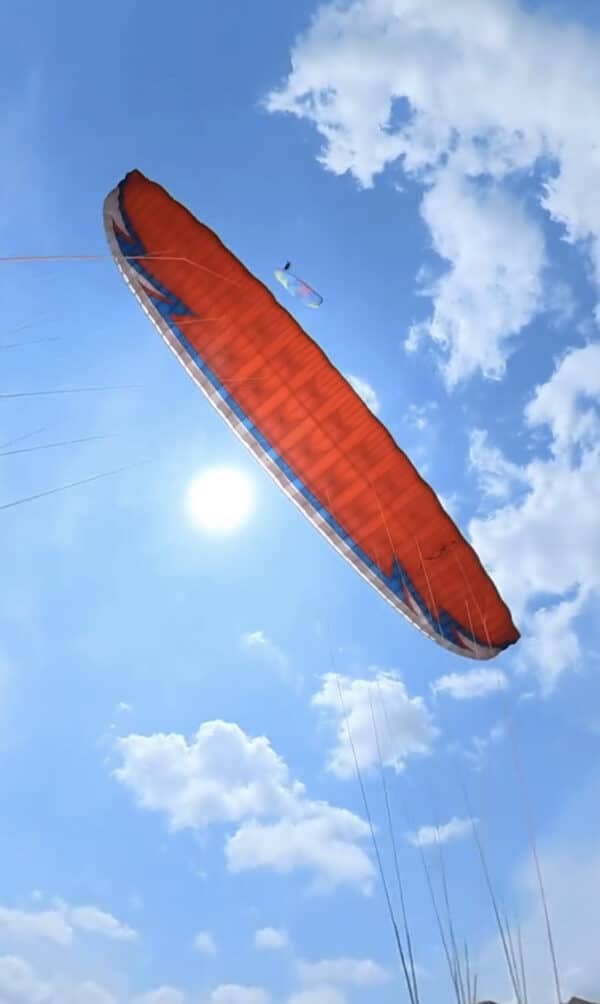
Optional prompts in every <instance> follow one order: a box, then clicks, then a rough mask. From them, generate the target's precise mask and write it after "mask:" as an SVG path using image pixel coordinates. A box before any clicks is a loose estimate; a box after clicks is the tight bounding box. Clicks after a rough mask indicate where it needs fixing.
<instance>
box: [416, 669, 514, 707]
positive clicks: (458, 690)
mask: <svg viewBox="0 0 600 1004" xmlns="http://www.w3.org/2000/svg"><path fill="white" fill-rule="evenodd" d="M507 687H508V680H507V678H506V675H505V674H504V673H503V672H502V670H500V669H470V670H467V672H466V673H446V674H445V675H444V676H439V677H438V678H437V680H435V681H434V682H433V683H432V684H431V689H432V691H433V693H434V694H447V695H448V697H452V698H454V700H455V701H469V700H473V699H474V698H477V697H487V696H488V694H494V693H496V692H497V691H498V690H506V688H507Z"/></svg>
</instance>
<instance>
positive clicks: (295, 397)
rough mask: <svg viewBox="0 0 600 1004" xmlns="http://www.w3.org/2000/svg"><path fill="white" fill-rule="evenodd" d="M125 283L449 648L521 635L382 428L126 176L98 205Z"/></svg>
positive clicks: (194, 228) (272, 311)
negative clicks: (103, 203)
mask: <svg viewBox="0 0 600 1004" xmlns="http://www.w3.org/2000/svg"><path fill="white" fill-rule="evenodd" d="M104 220H105V227H106V233H107V237H108V241H109V244H110V247H111V250H112V253H113V255H114V257H115V260H116V262H117V265H118V266H119V268H120V270H121V272H122V274H123V276H124V278H125V280H126V282H127V283H128V285H129V286H130V288H131V290H132V292H133V293H134V294H135V296H136V297H137V299H138V300H139V302H140V303H141V305H142V307H143V308H144V310H145V311H146V313H147V314H148V315H149V317H150V319H151V320H152V321H153V323H154V324H155V325H156V327H157V328H158V330H159V331H160V333H161V335H162V336H163V338H164V339H165V341H166V342H167V344H168V345H169V347H170V348H171V349H172V350H173V352H174V353H175V355H176V356H177V358H178V359H179V361H180V362H181V363H182V365H183V366H185V368H186V369H187V371H188V373H189V374H190V376H191V377H192V379H193V380H194V381H195V382H196V384H197V385H198V386H199V387H200V389H201V390H203V391H204V393H205V394H206V396H207V397H208V399H209V400H210V402H211V404H212V405H213V406H214V407H215V408H216V409H217V410H218V411H219V412H220V414H221V415H222V417H223V418H224V419H225V421H226V422H227V423H228V424H229V425H230V426H231V428H232V429H233V431H234V432H235V433H236V435H237V436H239V438H240V439H241V440H242V441H243V442H244V443H245V445H246V446H247V447H248V449H250V450H251V451H252V453H253V454H254V455H255V456H256V458H257V459H258V460H259V461H260V463H261V464H262V465H263V467H265V468H266V470H267V471H268V472H269V474H270V475H271V477H272V478H274V479H275V481H277V483H278V484H279V485H280V487H281V488H282V489H283V491H284V492H285V493H286V494H287V495H288V496H289V497H290V498H291V499H292V501H293V502H295V504H296V505H297V506H298V507H299V508H300V509H301V510H302V512H303V513H304V514H305V516H307V517H308V519H310V520H311V522H312V523H313V524H314V526H315V527H316V528H317V529H318V530H319V531H320V532H321V533H322V534H323V535H324V536H325V537H327V539H328V540H329V541H330V543H332V544H333V545H334V547H336V548H337V550H338V551H339V552H340V553H341V554H342V555H343V556H344V558H346V560H347V561H349V562H350V564H352V565H354V567H355V568H356V570H357V571H358V572H360V574H361V575H362V576H364V578H365V579H367V580H368V582H369V583H370V584H371V585H372V586H373V587H374V588H375V589H377V590H378V592H379V593H381V595H382V596H384V597H385V599H386V600H388V601H389V602H390V603H391V604H392V605H393V606H394V607H395V608H396V609H397V610H399V611H400V612H401V613H403V614H404V615H405V617H407V618H408V619H409V620H410V621H412V622H413V623H414V624H415V625H416V626H417V627H419V628H420V629H421V630H422V631H424V632H425V633H426V634H427V635H429V636H430V637H431V638H433V639H434V640H435V641H437V642H438V643H439V644H440V645H443V646H444V647H445V648H447V649H449V650H450V651H452V652H455V653H457V654H458V655H464V656H468V657H470V658H474V659H490V658H492V657H493V656H495V655H497V654H498V653H499V652H500V651H501V650H502V649H505V648H506V647H507V646H509V645H512V644H513V643H514V642H516V641H517V639H518V638H519V632H518V631H517V630H516V628H515V626H514V624H513V622H512V619H511V616H510V612H509V610H508V608H507V607H506V605H505V603H504V602H503V601H502V599H501V597H500V596H499V594H498V591H497V590H496V587H495V586H494V583H493V582H492V581H491V579H490V577H489V576H488V575H487V573H486V572H485V570H484V568H483V567H482V565H481V563H480V561H479V559H478V557H477V555H476V553H475V551H474V550H473V548H472V547H471V546H470V545H469V544H468V543H467V541H466V540H465V539H464V538H463V537H462V535H461V534H460V531H459V530H458V529H457V527H456V526H455V524H454V522H453V521H452V520H451V519H450V517H449V516H448V514H447V513H446V512H445V510H444V509H443V507H442V506H441V504H440V502H439V500H438V499H437V497H436V495H435V493H434V492H433V490H432V489H431V488H430V487H429V485H428V484H427V483H426V482H425V481H424V480H423V479H422V478H421V477H420V476H419V474H418V473H417V471H416V470H415V468H414V467H413V465H412V463H411V462H410V460H409V459H408V457H407V456H406V454H405V453H403V452H402V450H401V449H400V448H399V447H398V446H397V444H396V443H395V441H394V440H393V438H392V436H391V435H390V433H389V432H388V431H387V429H386V428H385V426H384V425H382V423H381V422H380V421H379V420H378V419H377V418H376V417H375V416H374V415H373V414H372V412H371V411H370V410H369V409H368V408H367V406H366V405H365V404H364V403H363V401H362V400H361V398H360V397H359V396H358V395H357V394H356V393H355V391H354V390H353V388H352V387H351V386H350V384H349V383H348V382H347V381H346V380H345V379H344V377H343V376H342V375H341V374H340V373H339V372H338V370H337V369H336V368H335V367H334V366H333V365H332V363H331V362H330V361H329V359H328V358H327V356H326V355H325V353H324V352H323V351H322V350H321V349H320V348H319V346H318V345H317V344H316V343H315V342H314V341H313V340H312V339H311V338H310V336H309V335H307V334H306V332H305V331H303V329H302V328H301V327H300V325H299V324H298V323H297V322H296V321H295V320H294V319H293V317H292V316H291V315H290V314H289V313H288V312H287V310H285V309H284V308H283V307H282V306H281V305H280V304H279V303H278V302H277V301H276V299H275V298H274V296H273V295H272V294H271V293H270V292H269V290H268V289H267V288H266V287H265V286H264V285H263V284H262V283H261V282H260V281H259V280H258V279H256V278H255V277H254V276H253V275H252V273H251V272H249V271H248V269H246V268H245V266H244V265H242V263H241V262H240V261H239V260H238V259H237V258H236V257H235V255H233V254H232V253H231V251H229V250H228V249H227V248H226V247H225V246H224V245H223V244H222V243H221V241H220V240H219V238H218V237H217V235H216V234H215V233H213V231H212V230H210V229H209V228H208V227H206V226H204V224H202V223H200V222H199V221H198V220H196V219H195V218H194V217H193V216H192V214H191V213H190V212H188V210H187V209H185V207H184V206H182V205H180V203H178V202H176V201H175V200H174V199H173V198H172V197H171V196H170V195H169V194H168V192H166V191H165V190H164V189H163V188H161V187H160V185H157V184H155V183H154V182H152V181H150V180H148V179H147V178H145V177H144V176H143V175H142V174H141V173H140V172H139V171H133V172H132V173H130V174H128V175H127V176H126V177H125V178H124V180H123V181H122V182H121V183H120V184H119V186H118V187H117V188H116V189H115V190H114V191H113V192H111V193H110V194H109V195H108V197H107V199H106V201H105V206H104Z"/></svg>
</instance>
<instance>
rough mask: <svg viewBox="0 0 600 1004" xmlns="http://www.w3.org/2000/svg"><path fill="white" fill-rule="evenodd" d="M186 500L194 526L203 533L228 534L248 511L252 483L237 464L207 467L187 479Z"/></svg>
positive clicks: (252, 500)
mask: <svg viewBox="0 0 600 1004" xmlns="http://www.w3.org/2000/svg"><path fill="white" fill-rule="evenodd" d="M186 502H187V511H188V514H189V517H190V519H191V521H192V523H194V525H195V526H197V527H199V528H200V529H201V530H204V531H205V532H206V533H232V532H233V531H234V530H237V529H238V528H239V527H240V526H242V525H243V524H244V523H245V522H246V520H247V519H248V517H249V516H250V513H251V511H252V507H253V504H254V492H253V489H252V482H251V480H250V478H249V477H248V475H247V474H245V473H244V471H241V470H240V469H239V468H237V467H210V468H208V469H207V470H205V471H203V472H202V473H201V474H199V475H198V476H197V477H196V478H194V480H193V481H192V482H191V484H190V486H189V488H188V490H187V498H186Z"/></svg>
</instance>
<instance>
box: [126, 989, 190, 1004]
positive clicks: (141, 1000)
mask: <svg viewBox="0 0 600 1004" xmlns="http://www.w3.org/2000/svg"><path fill="white" fill-rule="evenodd" d="M187 999H188V998H187V997H186V995H185V994H184V993H183V992H182V991H181V990H177V989H176V988H175V987H158V988H157V989H156V990H149V991H147V993H145V994H139V995H138V996H137V997H134V999H133V1002H132V1004H186V1002H187Z"/></svg>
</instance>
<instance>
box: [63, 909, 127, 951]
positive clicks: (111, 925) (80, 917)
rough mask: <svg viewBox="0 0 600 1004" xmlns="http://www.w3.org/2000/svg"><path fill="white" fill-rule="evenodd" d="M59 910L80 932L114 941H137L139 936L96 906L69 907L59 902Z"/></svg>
mask: <svg viewBox="0 0 600 1004" xmlns="http://www.w3.org/2000/svg"><path fill="white" fill-rule="evenodd" d="M58 909H59V910H60V911H61V912H62V913H63V914H64V916H65V917H66V918H67V920H68V923H70V924H71V926H72V927H73V928H75V929H76V930H78V931H86V932H87V933H88V934H98V935H101V936H102V937H104V938H110V939H111V940H112V941H135V940H136V938H137V936H138V935H137V931H134V930H133V928H131V927H129V926H128V925H127V924H122V923H121V921H119V920H117V918H116V917H113V915H112V914H110V913H106V911H105V910H99V909H98V908H97V907H95V906H69V905H68V904H67V903H62V902H60V901H59V903H58Z"/></svg>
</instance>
